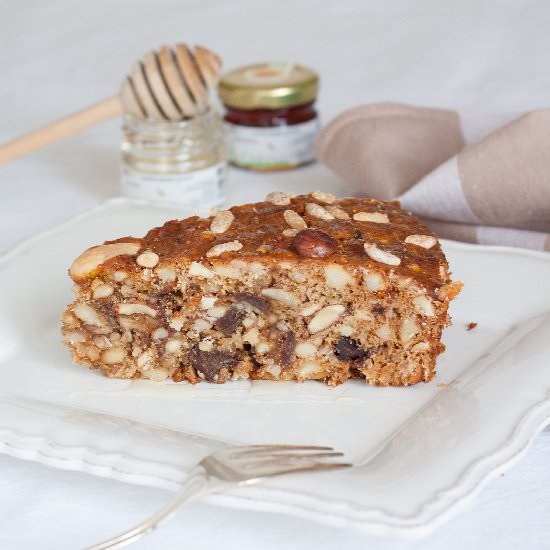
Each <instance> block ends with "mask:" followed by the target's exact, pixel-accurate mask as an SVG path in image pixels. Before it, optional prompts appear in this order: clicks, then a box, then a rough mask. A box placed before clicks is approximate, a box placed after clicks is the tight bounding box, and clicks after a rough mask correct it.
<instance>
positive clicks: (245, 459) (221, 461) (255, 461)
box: [88, 445, 351, 550]
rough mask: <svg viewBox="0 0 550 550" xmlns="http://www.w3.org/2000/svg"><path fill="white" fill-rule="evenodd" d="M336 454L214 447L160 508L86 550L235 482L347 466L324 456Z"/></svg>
mask: <svg viewBox="0 0 550 550" xmlns="http://www.w3.org/2000/svg"><path fill="white" fill-rule="evenodd" d="M338 456H343V454H342V453H339V452H336V451H334V449H332V447H316V446H312V445H250V446H243V447H229V448H227V449H223V450H221V451H217V452H215V453H212V454H210V455H208V456H207V457H206V458H203V459H202V460H201V461H200V462H199V463H198V464H197V466H195V467H194V468H193V469H192V470H191V472H190V474H189V477H188V478H187V479H186V480H185V483H184V485H183V487H182V488H181V489H180V490H179V492H178V493H177V494H176V496H175V497H174V498H173V500H172V501H171V502H169V503H168V504H167V505H166V506H165V507H164V508H163V509H162V510H160V511H159V512H157V513H156V514H155V515H154V516H151V517H150V518H149V519H147V520H145V521H143V522H142V523H140V524H139V525H137V526H136V527H134V528H133V529H130V530H129V531H126V532H125V533H122V534H121V535H118V536H117V537H114V538H112V539H109V540H107V541H105V542H101V543H99V544H95V545H94V546H90V547H89V548H88V550H106V549H107V548H120V547H121V546H124V545H126V544H129V543H131V542H134V541H136V540H138V539H139V538H141V537H143V536H144V535H146V534H148V533H151V532H152V531H154V530H155V529H156V528H157V527H158V526H159V525H160V524H161V522H163V521H166V520H167V519H169V518H170V517H171V516H173V515H174V513H175V512H176V510H177V509H178V508H179V507H180V506H183V505H185V504H188V503H189V502H190V501H191V500H194V499H196V498H198V497H200V496H204V495H206V494H208V493H213V492H220V491H222V490H224V489H226V488H228V487H232V486H235V485H250V484H252V483H256V482H258V481H260V480H261V479H263V478H266V477H273V476H278V475H282V474H290V473H293V472H308V471H319V470H332V469H335V468H345V467H348V466H351V464H348V463H344V462H331V461H330V460H327V459H332V458H334V457H338Z"/></svg>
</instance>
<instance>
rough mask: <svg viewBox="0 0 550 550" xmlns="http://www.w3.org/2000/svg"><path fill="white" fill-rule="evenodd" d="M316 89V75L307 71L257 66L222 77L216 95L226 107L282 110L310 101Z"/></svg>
mask: <svg viewBox="0 0 550 550" xmlns="http://www.w3.org/2000/svg"><path fill="white" fill-rule="evenodd" d="M318 88H319V77H318V76H317V73H316V72H315V71H313V70H311V69H308V68H307V67H303V66H301V65H294V64H292V63H258V64H256V65H247V66H245V67H239V68H238V69H234V70H233V71H230V72H229V73H227V74H226V75H224V76H223V77H222V79H221V80H220V84H219V88H218V93H219V95H220V99H221V100H222V101H223V103H224V104H225V105H227V106H228V107H235V108H237V109H245V110H251V109H281V108H285V107H295V106H296V105H303V104H304V103H309V102H310V101H313V100H314V99H315V98H316V97H317V90H318Z"/></svg>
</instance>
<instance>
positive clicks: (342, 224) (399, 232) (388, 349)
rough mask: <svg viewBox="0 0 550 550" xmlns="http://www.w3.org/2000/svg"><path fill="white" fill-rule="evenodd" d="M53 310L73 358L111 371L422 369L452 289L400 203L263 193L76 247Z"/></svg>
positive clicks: (432, 245)
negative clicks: (67, 286)
mask: <svg viewBox="0 0 550 550" xmlns="http://www.w3.org/2000/svg"><path fill="white" fill-rule="evenodd" d="M69 273H70V275H71V277H72V279H73V280H74V282H75V283H76V285H75V291H76V300H75V302H74V303H72V304H71V305H70V306H69V307H68V309H67V310H66V312H65V313H64V315H63V333H64V336H65V342H66V343H67V345H68V346H69V347H70V348H71V350H72V353H73V357H74V359H75V361H77V362H78V363H84V364H87V365H89V366H90V367H92V368H96V369H99V370H100V371H101V372H102V373H103V374H104V375H106V376H110V377H117V378H148V379H151V380H157V381H160V380H164V379H172V380H174V381H176V382H179V381H183V380H187V381H188V382H191V383H196V382H200V381H201V380H206V381H208V382H217V383H222V382H226V381H228V380H240V379H255V380H258V379H262V380H299V381H303V380H308V379H315V380H323V381H325V382H327V383H328V384H329V385H337V384H340V383H342V382H344V381H345V380H347V379H348V378H359V379H364V380H365V381H366V382H367V383H369V384H378V385H383V386H386V385H394V386H401V385H409V384H416V383H417V382H419V381H421V380H424V381H426V382H427V381H429V380H430V379H431V378H432V377H433V376H434V373H435V362H436V358H437V356H438V354H439V353H441V352H442V351H443V349H444V346H443V344H442V343H441V332H442V330H443V328H444V327H445V326H446V325H448V324H449V322H450V319H449V316H448V314H447V308H448V305H449V302H450V300H452V299H453V298H454V297H455V296H456V295H457V294H458V292H459V291H460V288H461V286H462V284H461V283H458V282H451V279H450V275H449V271H448V265H447V261H446V259H445V256H444V254H443V252H442V250H441V247H440V245H439V242H438V241H437V239H436V237H435V236H434V234H433V233H432V232H431V231H430V230H429V229H428V228H427V227H425V226H424V225H422V224H420V222H419V221H418V220H417V219H416V218H415V217H414V216H412V215H411V214H410V213H407V212H404V211H403V210H401V209H400V207H399V203H397V202H380V201H377V200H374V199H341V200H337V199H336V198H335V197H333V196H332V195H329V194H327V193H322V192H314V193H311V194H310V195H307V196H298V197H293V196H291V195H289V194H285V193H272V194H270V195H269V196H268V197H267V200H266V201H265V202H259V203H255V204H247V205H244V206H236V207H233V208H231V209H230V210H223V211H219V212H217V213H214V214H213V215H212V216H210V217H209V218H208V219H205V218H198V217H191V218H188V219H185V220H173V221H169V222H167V223H166V224H165V225H164V226H163V227H159V228H156V229H152V230H151V231H149V233H148V234H147V235H146V236H145V237H144V238H142V239H137V238H131V237H127V238H122V239H118V240H116V241H109V242H106V243H105V244H103V245H100V246H96V247H93V248H90V249H89V250H86V251H85V252H84V253H83V254H82V255H81V256H80V257H78V258H77V259H76V260H75V261H74V263H73V265H72V267H71V268H70V271H69Z"/></svg>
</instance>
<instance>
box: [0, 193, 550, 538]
mask: <svg viewBox="0 0 550 550" xmlns="http://www.w3.org/2000/svg"><path fill="white" fill-rule="evenodd" d="M188 214H190V212H182V211H181V210H175V209H174V208H168V207H159V206H151V205H149V204H145V203H140V202H136V201H129V200H125V199H115V200H112V201H109V202H107V203H105V204H104V205H102V206H100V207H99V208H96V209H94V210H92V211H90V212H88V213H86V214H84V215H81V216H79V217H77V218H75V219H73V220H72V221H70V222H68V223H66V224H64V225H63V226H61V227H59V228H57V229H55V230H53V231H50V232H48V233H44V234H42V235H39V236H37V237H35V238H33V239H31V240H30V241H27V242H26V243H24V244H22V245H20V246H19V247H17V248H16V249H15V250H13V251H12V252H10V253H8V254H7V255H5V256H4V257H3V258H2V259H1V260H0V329H1V330H0V391H1V392H2V394H3V395H2V398H1V399H0V450H1V451H3V452H5V453H9V454H12V455H15V456H19V457H24V458H29V459H32V460H37V461H39V462H43V463H46V464H52V465H55V466H58V467H62V468H68V469H74V470H81V471H86V472H90V473H94V474H98V475H103V476H109V477H113V478H116V479H120V480H124V481H129V482H134V483H143V484H149V485H154V486H158V487H164V488H170V489H175V488H177V486H178V485H179V483H181V481H182V479H184V478H185V475H186V471H188V469H189V468H190V467H191V465H193V464H194V463H195V462H197V461H198V460H199V459H200V458H201V457H202V456H203V455H205V454H207V453H209V452H211V451H212V450H215V449H217V448H219V447H220V446H222V445H225V444H246V443H300V444H319V445H331V446H333V447H335V448H336V449H338V450H341V451H343V452H345V453H346V458H347V459H349V460H351V461H353V462H354V464H356V465H357V467H356V468H353V469H347V470H341V471H336V472H331V473H322V474H315V475H294V476H288V477H286V478H279V479H273V480H269V481H267V482H265V483H262V484H260V485H258V486H255V487H250V488H246V489H239V490H235V491H233V492H231V493H230V494H224V495H218V496H214V497H210V498H211V499H212V500H213V501H215V502H219V503H220V504H224V505H230V506H240V507H253V508H255V509H266V510H271V511H280V512H285V513H289V514H294V515H299V516H303V517H307V518H311V519H314V520H317V521H322V522H324V523H329V524H332V525H342V526H344V525H345V526H355V527H357V528H361V529H364V530H367V531H369V532H374V533H388V532H390V533H393V534H402V535H403V534H405V535H406V534H422V533H425V532H427V531H429V530H430V529H433V528H434V527H435V526H436V525H438V524H439V523H440V522H441V521H442V520H443V519H445V518H446V517H447V516H448V515H449V513H450V512H451V511H452V510H454V509H456V507H457V505H458V504H460V503H463V502H464V501H466V500H467V499H468V498H471V497H472V496H473V495H474V494H475V492H476V491H477V490H478V489H479V488H480V486H481V484H482V483H483V482H484V481H485V480H487V479H489V478H490V477H491V476H494V475H496V474H498V473H500V472H501V471H502V470H503V468H504V467H506V466H507V465H509V464H511V463H512V462H513V461H514V460H515V459H517V457H518V456H520V455H521V453H522V452H523V451H524V450H525V449H526V447H527V445H528V444H529V442H530V441H531V440H532V438H533V437H534V436H535V435H536V433H537V432H538V431H539V430H540V429H542V428H543V427H544V425H545V424H546V423H547V422H548V420H549V418H550V398H549V396H550V284H549V281H550V255H549V254H544V253H536V252H528V251H523V250H514V249H508V248H496V247H483V246H471V245H466V244H459V243H454V242H446V243H444V248H445V250H446V253H447V256H448V259H449V263H450V265H451V269H452V270H453V272H454V275H455V278H456V279H460V280H462V281H464V282H465V288H464V291H463V293H462V294H461V296H460V297H459V299H458V300H457V301H456V303H455V304H454V305H453V311H452V315H453V318H454V325H453V326H452V327H451V328H449V329H447V330H446V331H445V336H444V341H445V343H446V345H447V351H446V353H445V354H444V355H442V356H441V357H440V359H439V362H438V373H439V374H438V376H437V378H436V379H435V380H433V381H432V382H431V383H430V384H419V385H417V386H414V387H409V388H376V387H370V386H366V385H364V384H362V383H360V382H357V381H355V382H348V383H346V384H344V385H342V386H339V387H337V388H335V389H330V388H328V387H326V386H324V385H322V384H320V383H317V382H308V383H305V384H296V383H272V382H254V383H249V382H238V383H231V384H225V385H223V386H215V385H209V384H199V385H198V386H189V385H186V384H179V385H178V384H155V383H153V382H147V381H127V380H110V379H107V378H103V377H101V376H100V375H98V374H97V373H95V372H92V371H90V370H88V369H86V368H84V367H81V366H74V365H72V364H71V360H70V357H69V353H68V351H67V350H66V349H64V348H63V347H62V346H61V343H60V342H61V337H60V334H59V316H60V313H61V312H62V310H63V309H64V307H65V305H66V304H67V303H69V302H70V301H71V299H72V296H71V291H70V289H71V282H70V280H69V278H68V276H67V267H68V266H69V265H70V263H71V261H72V260H73V258H74V257H76V256H77V255H78V254H79V253H80V252H81V251H82V250H83V249H84V248H86V247H88V246H91V245H92V244H97V243H99V242H101V241H103V240H106V239H110V238H116V237H119V236H123V235H127V234H133V235H136V236H141V235H143V234H144V233H145V232H146V231H147V229H149V228H150V227H152V226H155V225H159V224H161V223H163V221H165V220H166V219H169V218H173V217H176V216H179V217H182V216H185V215H188ZM470 322H477V323H478V325H477V328H475V329H474V330H472V331H467V330H466V325H467V324H468V323H470Z"/></svg>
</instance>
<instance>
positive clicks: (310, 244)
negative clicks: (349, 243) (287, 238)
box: [291, 229, 338, 258]
mask: <svg viewBox="0 0 550 550" xmlns="http://www.w3.org/2000/svg"><path fill="white" fill-rule="evenodd" d="M291 247H292V248H293V249H294V250H295V251H296V252H297V253H298V254H299V255H300V256H304V257H306V258H328V257H329V256H332V255H333V254H334V253H335V252H336V251H337V250H338V241H336V240H335V239H333V238H332V237H331V236H330V235H327V234H326V233H324V232H323V231H319V230H317V229H304V230H302V231H300V232H299V233H298V234H297V235H296V236H295V237H294V239H292V245H291Z"/></svg>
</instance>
